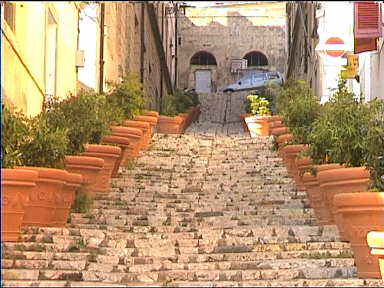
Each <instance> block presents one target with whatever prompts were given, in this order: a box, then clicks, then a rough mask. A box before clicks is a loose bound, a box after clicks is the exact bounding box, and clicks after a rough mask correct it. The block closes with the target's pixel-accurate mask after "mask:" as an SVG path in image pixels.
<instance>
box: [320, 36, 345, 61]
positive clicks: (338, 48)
mask: <svg viewBox="0 0 384 288" xmlns="http://www.w3.org/2000/svg"><path fill="white" fill-rule="evenodd" d="M325 51H326V52H327V54H328V55H329V56H332V57H339V56H341V55H343V54H344V52H345V43H344V41H343V39H341V38H339V37H331V38H328V40H327V41H326V42H325Z"/></svg>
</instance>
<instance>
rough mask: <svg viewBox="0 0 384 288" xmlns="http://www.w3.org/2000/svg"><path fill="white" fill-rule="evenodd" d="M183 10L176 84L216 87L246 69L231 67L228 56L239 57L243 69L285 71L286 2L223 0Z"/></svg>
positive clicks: (201, 89)
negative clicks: (244, 64) (227, 0)
mask: <svg viewBox="0 0 384 288" xmlns="http://www.w3.org/2000/svg"><path fill="white" fill-rule="evenodd" d="M184 11H185V12H184ZM184 11H183V10H180V11H179V16H178V18H179V26H178V35H179V37H180V39H178V40H179V42H180V43H179V44H180V46H179V50H180V51H182V52H180V53H179V54H178V58H179V63H180V64H179V67H178V71H179V74H178V78H179V79H178V85H177V86H178V87H179V88H195V89H196V90H197V91H198V92H203V93H204V92H215V91H218V90H220V89H221V88H223V86H225V85H227V84H230V83H232V82H234V81H236V80H237V79H239V77H241V76H242V75H243V74H244V73H245V72H246V71H244V70H237V71H236V72H233V70H231V65H232V60H233V59H243V58H244V57H245V58H248V68H247V69H248V70H250V69H268V70H271V71H274V70H275V71H280V72H282V73H284V72H285V63H286V54H287V53H286V52H287V51H286V40H285V39H286V31H285V3H283V2H256V3H253V4H249V3H248V4H241V3H239V4H237V5H236V4H228V5H226V4H223V5H222V6H214V7H210V8H193V7H188V8H185V9H184ZM264 60H266V61H264Z"/></svg>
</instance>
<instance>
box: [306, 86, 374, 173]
mask: <svg viewBox="0 0 384 288" xmlns="http://www.w3.org/2000/svg"><path fill="white" fill-rule="evenodd" d="M345 83H346V82H345V80H340V81H339V84H338V88H337V90H336V92H335V93H334V94H333V95H332V96H331V98H330V101H329V102H328V103H326V104H325V105H324V107H323V109H322V112H321V113H320V115H319V117H318V118H317V119H316V120H315V121H314V124H313V129H312V131H311V133H310V135H309V142H310V143H311V145H310V149H309V154H310V156H311V158H312V159H313V161H314V163H315V164H324V163H345V164H346V165H347V166H350V167H358V166H362V165H364V159H363V155H364V152H365V149H364V146H363V141H364V139H365V138H366V136H367V127H368V123H369V117H370V112H369V106H368V105H365V104H364V103H363V102H359V101H358V100H356V99H355V97H354V94H353V93H351V92H349V91H348V89H347V87H346V85H345Z"/></svg>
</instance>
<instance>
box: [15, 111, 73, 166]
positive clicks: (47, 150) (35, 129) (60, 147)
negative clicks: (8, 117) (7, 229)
mask: <svg viewBox="0 0 384 288" xmlns="http://www.w3.org/2000/svg"><path fill="white" fill-rule="evenodd" d="M28 124H29V125H28V128H29V129H28V130H29V141H27V142H26V143H24V144H23V145H22V147H21V152H22V155H21V159H22V164H23V165H25V166H35V167H50V168H64V157H65V155H66V150H67V146H68V142H69V140H68V138H67V129H65V128H59V127H50V126H49V125H48V123H47V121H46V119H44V117H43V115H42V114H40V115H38V116H36V117H34V118H32V119H30V120H29V121H28Z"/></svg>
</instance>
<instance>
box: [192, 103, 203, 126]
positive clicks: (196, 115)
mask: <svg viewBox="0 0 384 288" xmlns="http://www.w3.org/2000/svg"><path fill="white" fill-rule="evenodd" d="M200 114H201V104H198V105H196V106H195V107H194V113H193V122H195V121H197V120H199V116H200Z"/></svg>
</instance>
